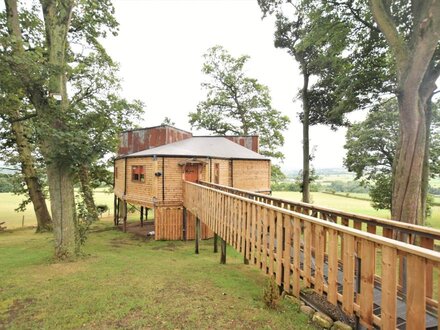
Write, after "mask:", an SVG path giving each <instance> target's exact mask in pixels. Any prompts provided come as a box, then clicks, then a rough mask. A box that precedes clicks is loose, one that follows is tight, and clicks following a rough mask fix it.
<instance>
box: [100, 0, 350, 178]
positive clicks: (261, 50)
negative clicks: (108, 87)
mask: <svg viewBox="0 0 440 330" xmlns="http://www.w3.org/2000/svg"><path fill="white" fill-rule="evenodd" d="M113 2H114V5H115V8H116V18H117V20H118V22H119V23H120V31H119V34H118V36H117V37H111V38H108V39H106V40H104V41H103V43H104V45H105V47H106V49H107V51H108V52H109V54H110V55H111V56H112V57H113V58H114V60H116V61H117V62H119V64H120V76H121V77H122V79H123V82H122V88H123V91H122V95H123V96H124V97H126V98H129V99H140V100H142V101H143V102H144V103H145V105H146V113H145V115H144V118H143V120H142V122H140V123H139V125H140V126H142V127H148V126H155V125H160V124H161V123H162V121H163V119H164V118H165V116H167V117H169V118H171V119H172V121H174V122H175V126H176V127H178V128H181V129H185V130H191V126H190V124H189V123H188V113H189V112H191V111H194V110H195V109H196V106H197V104H198V103H199V102H200V101H202V100H203V95H204V94H203V91H202V89H201V86H200V84H201V82H202V81H203V79H204V76H203V74H202V72H201V68H202V64H203V57H202V56H203V54H204V53H206V51H207V49H208V48H210V47H212V46H215V45H222V46H223V47H225V48H226V49H227V50H228V51H229V52H230V53H231V54H232V55H233V56H235V57H237V56H240V55H244V54H246V55H249V56H250V60H249V61H248V62H247V66H246V67H245V70H246V73H247V74H248V76H250V77H253V78H256V79H258V81H259V82H260V83H262V84H264V85H267V86H268V87H269V89H270V92H271V96H272V105H273V107H274V108H276V109H277V110H279V111H281V112H282V113H283V114H285V115H287V116H289V117H290V119H291V124H290V125H289V128H288V130H287V131H285V133H284V137H285V145H284V147H283V148H282V149H281V151H283V152H284V154H285V160H284V163H283V164H282V165H281V166H282V168H283V169H284V170H290V171H292V170H297V169H300V168H301V167H302V138H301V136H302V126H301V124H300V122H299V119H298V113H299V112H300V111H301V102H300V100H298V99H297V95H298V91H299V89H300V87H301V85H302V76H301V75H300V74H299V70H298V65H297V64H296V62H295V61H294V59H293V57H291V56H290V55H288V53H287V51H286V50H282V49H276V48H275V47H274V45H273V32H274V21H273V19H267V18H266V19H264V20H262V13H261V11H260V8H259V6H258V3H257V1H256V0H114V1H113ZM192 131H193V133H195V134H196V135H197V134H206V132H203V131H199V132H197V131H195V130H192ZM310 137H311V146H315V148H316V151H315V154H314V156H315V159H314V160H313V162H312V165H313V166H314V167H315V168H334V167H342V166H343V165H342V164H343V157H344V154H345V152H344V149H343V145H344V142H345V129H340V130H339V131H337V132H334V131H331V130H330V129H329V128H328V127H324V126H317V127H312V128H311V131H310Z"/></svg>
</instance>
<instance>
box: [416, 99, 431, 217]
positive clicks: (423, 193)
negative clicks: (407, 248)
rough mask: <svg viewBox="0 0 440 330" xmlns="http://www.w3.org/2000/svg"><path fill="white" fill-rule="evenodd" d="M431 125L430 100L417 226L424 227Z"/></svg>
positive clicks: (427, 105)
mask: <svg viewBox="0 0 440 330" xmlns="http://www.w3.org/2000/svg"><path fill="white" fill-rule="evenodd" d="M431 123H432V101H431V98H429V100H428V101H427V104H426V109H425V125H426V131H425V132H426V142H425V157H424V159H423V173H422V191H421V196H420V197H421V212H422V214H421V216H420V218H419V220H420V221H419V224H420V225H425V221H426V211H427V200H428V189H429V175H430V169H429V154H430V153H429V149H430V147H431Z"/></svg>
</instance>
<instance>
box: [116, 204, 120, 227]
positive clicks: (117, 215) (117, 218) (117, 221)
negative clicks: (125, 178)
mask: <svg viewBox="0 0 440 330" xmlns="http://www.w3.org/2000/svg"><path fill="white" fill-rule="evenodd" d="M119 214H120V212H119V197H117V198H116V222H115V226H118V225H119Z"/></svg>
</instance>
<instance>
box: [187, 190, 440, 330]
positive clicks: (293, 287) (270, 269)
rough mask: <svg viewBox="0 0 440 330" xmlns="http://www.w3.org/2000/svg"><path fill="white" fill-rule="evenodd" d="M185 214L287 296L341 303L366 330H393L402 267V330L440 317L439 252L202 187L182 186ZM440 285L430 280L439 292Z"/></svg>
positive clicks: (419, 325)
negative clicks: (436, 294) (437, 295)
mask: <svg viewBox="0 0 440 330" xmlns="http://www.w3.org/2000/svg"><path fill="white" fill-rule="evenodd" d="M247 193H248V192H247ZM250 195H252V194H250ZM184 206H185V207H186V208H187V210H188V211H190V212H191V213H193V214H194V215H195V216H197V217H198V218H200V220H202V221H203V222H204V223H205V224H206V225H208V226H209V227H210V228H211V229H212V230H213V231H214V232H215V233H217V234H218V235H219V236H220V237H222V238H223V239H225V240H226V241H227V242H228V243H229V244H231V245H232V246H233V247H234V248H235V249H236V250H237V251H239V252H241V253H242V254H243V255H244V256H245V257H246V258H247V259H249V260H250V262H251V263H253V264H256V265H257V266H258V267H259V268H261V269H262V270H263V271H264V272H265V273H268V274H269V275H273V276H274V277H275V279H276V282H277V284H278V285H283V286H284V290H285V291H288V292H292V293H293V294H294V295H296V296H299V294H300V287H301V286H306V287H310V288H313V290H314V291H315V292H316V293H317V294H320V295H324V296H325V297H326V299H327V300H328V301H329V302H330V303H332V304H338V303H340V304H341V305H342V308H343V310H344V312H346V313H347V314H356V315H357V316H358V317H359V318H360V321H361V323H362V324H363V325H366V326H367V327H371V326H373V325H375V326H379V327H381V328H383V329H395V328H396V321H397V317H398V315H397V308H396V307H397V303H398V301H400V300H398V299H397V296H398V284H397V277H398V274H400V269H401V268H402V267H404V268H405V270H406V275H407V276H406V278H407V280H406V283H405V288H406V291H405V292H406V296H404V300H405V303H406V314H405V318H406V322H407V329H409V328H420V329H421V328H424V327H425V322H428V321H429V320H428V316H426V317H425V315H426V311H427V307H431V308H432V309H435V310H438V301H437V300H436V299H434V298H432V295H428V293H429V291H430V290H432V288H431V289H429V286H431V287H432V285H433V283H432V280H433V276H432V275H433V273H434V270H435V272H436V273H438V271H439V266H440V253H438V252H436V251H432V250H429V249H426V248H423V247H419V246H415V245H412V244H408V243H405V242H401V241H397V240H393V239H391V238H387V237H383V236H379V235H375V234H372V233H367V232H363V231H361V230H358V229H356V228H350V227H347V226H345V225H342V224H338V223H333V222H329V221H326V220H323V219H318V218H314V217H312V216H310V215H306V214H303V213H299V212H296V211H293V210H288V209H286V208H282V207H279V206H276V205H271V204H268V203H265V202H263V201H258V200H255V199H253V198H248V197H247V196H240V195H238V194H236V193H231V192H227V191H224V190H220V189H218V188H217V187H209V186H207V185H206V184H203V185H202V184H197V183H190V182H185V183H184ZM376 259H377V261H378V262H379V264H380V265H381V266H378V265H377V263H376ZM312 260H313V262H312ZM399 260H400V261H399ZM402 260H405V262H404V263H402ZM325 263H326V264H327V268H325V267H324V264H325ZM325 272H327V274H326V276H324V275H325V274H324V273H325ZM342 273H343V279H342V280H341V279H340V276H342V275H341V274H342ZM338 274H339V275H338ZM379 275H381V276H379ZM375 277H379V278H380V279H381V285H380V288H381V290H382V296H381V314H380V315H376V314H375V313H373V301H374V294H373V292H374V290H375V286H376V283H375V281H374V279H375ZM428 278H429V279H430V280H428ZM438 280H439V277H438V276H435V281H436V283H437V284H438ZM337 281H339V284H340V285H342V288H343V289H342V291H340V292H339V291H338V289H337ZM341 281H342V282H341ZM355 281H356V283H355ZM431 293H432V292H431ZM399 317H400V315H399ZM432 319H433V318H432V317H431V321H432ZM427 320H428V321H427ZM431 321H429V322H431ZM436 324H437V323H436ZM426 325H428V324H426Z"/></svg>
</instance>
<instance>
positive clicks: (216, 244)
mask: <svg viewBox="0 0 440 330" xmlns="http://www.w3.org/2000/svg"><path fill="white" fill-rule="evenodd" d="M217 252H218V235H217V234H216V233H214V253H217Z"/></svg>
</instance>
